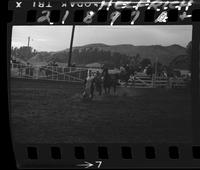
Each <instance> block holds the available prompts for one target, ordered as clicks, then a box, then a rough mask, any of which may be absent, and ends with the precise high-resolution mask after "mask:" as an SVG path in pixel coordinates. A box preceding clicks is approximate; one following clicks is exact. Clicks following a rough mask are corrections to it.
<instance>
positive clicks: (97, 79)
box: [94, 71, 102, 96]
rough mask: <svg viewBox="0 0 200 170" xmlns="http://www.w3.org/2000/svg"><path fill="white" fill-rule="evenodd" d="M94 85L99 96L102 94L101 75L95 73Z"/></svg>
mask: <svg viewBox="0 0 200 170" xmlns="http://www.w3.org/2000/svg"><path fill="white" fill-rule="evenodd" d="M94 85H95V89H96V91H97V92H98V93H99V96H101V94H102V75H101V74H100V73H99V71H97V73H96V76H95V77H94Z"/></svg>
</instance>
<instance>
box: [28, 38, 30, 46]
mask: <svg viewBox="0 0 200 170" xmlns="http://www.w3.org/2000/svg"><path fill="white" fill-rule="evenodd" d="M29 45H30V37H28V47H29Z"/></svg>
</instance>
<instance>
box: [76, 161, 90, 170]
mask: <svg viewBox="0 0 200 170" xmlns="http://www.w3.org/2000/svg"><path fill="white" fill-rule="evenodd" d="M77 166H83V167H85V168H89V167H92V166H94V164H92V163H90V162H86V161H85V164H78V165H77Z"/></svg>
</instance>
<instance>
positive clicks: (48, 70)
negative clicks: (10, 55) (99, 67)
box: [11, 63, 88, 82]
mask: <svg viewBox="0 0 200 170" xmlns="http://www.w3.org/2000/svg"><path fill="white" fill-rule="evenodd" d="M87 72H88V68H79V67H60V66H31V65H23V64H14V63H12V64H11V77H16V78H26V79H42V80H54V81H69V82H83V81H84V79H85V77H86V76H87Z"/></svg>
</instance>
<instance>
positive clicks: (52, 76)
mask: <svg viewBox="0 0 200 170" xmlns="http://www.w3.org/2000/svg"><path fill="white" fill-rule="evenodd" d="M51 80H53V66H51Z"/></svg>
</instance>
